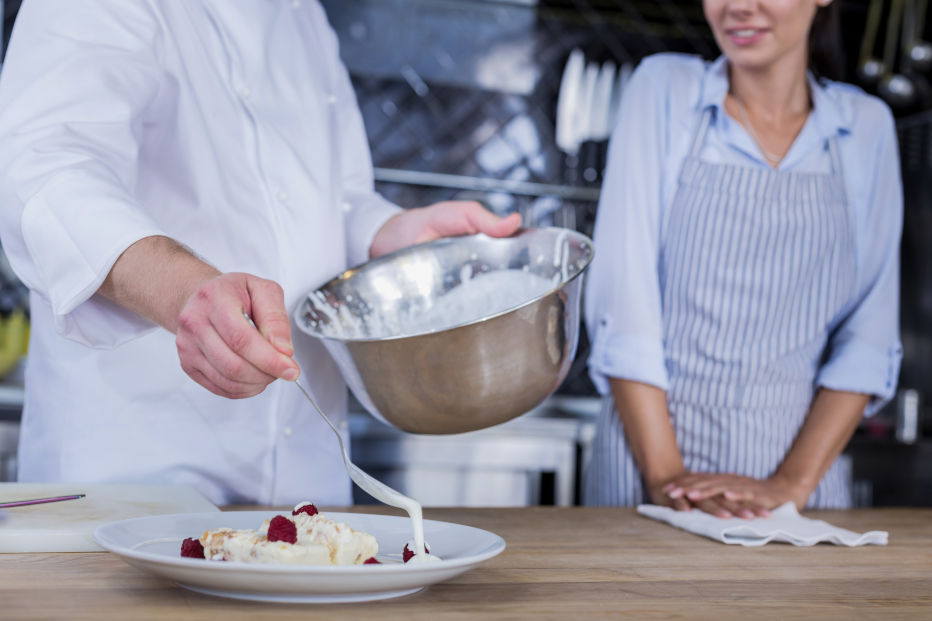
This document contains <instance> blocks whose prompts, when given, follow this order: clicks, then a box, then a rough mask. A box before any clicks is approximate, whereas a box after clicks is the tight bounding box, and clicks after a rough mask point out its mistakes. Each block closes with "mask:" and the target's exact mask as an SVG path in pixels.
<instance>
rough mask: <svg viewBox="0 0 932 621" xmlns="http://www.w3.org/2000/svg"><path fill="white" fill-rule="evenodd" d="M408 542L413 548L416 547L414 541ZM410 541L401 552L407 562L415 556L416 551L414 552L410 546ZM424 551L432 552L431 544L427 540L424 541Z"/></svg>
mask: <svg viewBox="0 0 932 621" xmlns="http://www.w3.org/2000/svg"><path fill="white" fill-rule="evenodd" d="M408 543H410V544H411V547H412V548H413V547H414V542H410V541H409V542H408ZM408 543H406V544H405V549H404V550H402V552H401V558H402V560H403V561H404V562H405V563H407V562H408V561H410V560H411V559H412V558H414V552H412V551H411V548H409V547H408ZM424 552H426V553H427V554H430V546H429V545H427V542H426V541H425V542H424Z"/></svg>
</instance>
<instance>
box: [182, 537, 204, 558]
mask: <svg viewBox="0 0 932 621" xmlns="http://www.w3.org/2000/svg"><path fill="white" fill-rule="evenodd" d="M181 556H184V557H187V558H204V546H202V545H201V542H200V540H198V539H195V538H193V537H188V538H187V539H185V540H184V541H182V542H181Z"/></svg>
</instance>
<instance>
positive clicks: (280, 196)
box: [277, 192, 288, 203]
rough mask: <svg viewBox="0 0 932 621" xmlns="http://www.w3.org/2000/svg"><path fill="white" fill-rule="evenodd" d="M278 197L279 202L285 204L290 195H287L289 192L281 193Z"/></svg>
mask: <svg viewBox="0 0 932 621" xmlns="http://www.w3.org/2000/svg"><path fill="white" fill-rule="evenodd" d="M277 197H278V200H280V201H281V202H283V203H284V202H285V201H286V200H288V193H287V192H279V193H278V195H277Z"/></svg>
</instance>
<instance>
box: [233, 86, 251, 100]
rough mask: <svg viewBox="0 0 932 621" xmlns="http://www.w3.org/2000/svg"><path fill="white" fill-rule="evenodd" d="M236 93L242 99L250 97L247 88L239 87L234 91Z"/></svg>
mask: <svg viewBox="0 0 932 621" xmlns="http://www.w3.org/2000/svg"><path fill="white" fill-rule="evenodd" d="M236 92H237V93H239V96H240V97H243V98H248V97H249V96H250V95H252V91H250V90H249V87H248V86H240V87H239V88H238V89H236Z"/></svg>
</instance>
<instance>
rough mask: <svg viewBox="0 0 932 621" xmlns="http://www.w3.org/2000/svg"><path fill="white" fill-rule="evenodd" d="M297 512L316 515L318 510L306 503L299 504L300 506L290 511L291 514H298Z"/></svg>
mask: <svg viewBox="0 0 932 621" xmlns="http://www.w3.org/2000/svg"><path fill="white" fill-rule="evenodd" d="M299 513H307V514H308V515H309V516H310V515H317V513H318V511H317V507H315V506H314V505H312V504H311V503H307V504H305V505H301V506H300V507H298V508H297V509H295V510H294V511H292V512H291V515H298V514H299Z"/></svg>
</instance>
